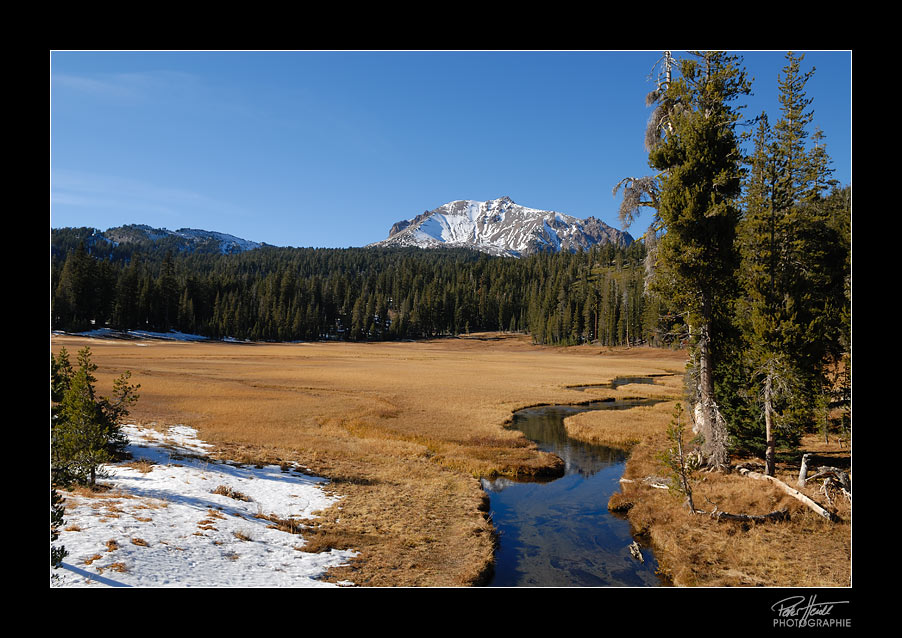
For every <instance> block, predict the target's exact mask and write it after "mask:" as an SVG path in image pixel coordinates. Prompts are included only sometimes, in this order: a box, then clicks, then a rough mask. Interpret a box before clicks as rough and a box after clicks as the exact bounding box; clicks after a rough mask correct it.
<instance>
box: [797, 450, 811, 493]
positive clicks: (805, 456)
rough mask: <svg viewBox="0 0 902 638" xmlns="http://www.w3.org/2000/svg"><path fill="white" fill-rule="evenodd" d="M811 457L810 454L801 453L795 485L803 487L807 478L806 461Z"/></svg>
mask: <svg viewBox="0 0 902 638" xmlns="http://www.w3.org/2000/svg"><path fill="white" fill-rule="evenodd" d="M809 459H811V454H810V453H808V454H803V455H802V467H800V468H799V480H798V481H796V485H798V486H799V487H805V481H807V480H808V461H809Z"/></svg>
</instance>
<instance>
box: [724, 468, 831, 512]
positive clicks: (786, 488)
mask: <svg viewBox="0 0 902 638" xmlns="http://www.w3.org/2000/svg"><path fill="white" fill-rule="evenodd" d="M738 472H739V473H740V474H742V475H743V476H747V477H749V478H753V479H759V480H765V481H770V482H771V483H773V484H774V485H776V486H777V487H779V488H780V489H781V490H783V491H784V492H786V493H787V494H789V495H790V496H792V497H793V498H794V499H796V500H798V501H801V502H802V503H804V504H805V505H806V506H808V508H809V509H811V510H813V511H814V512H816V513H817V514H818V515H820V516H823V517H824V518H826V519H827V520H828V521H832V522H834V523H837V522H839V521H840V520H841V519H840V518H839V516H837V515H836V514H834V513H833V512H831V511H830V510H828V509H826V508H824V507H822V506H821V505H819V504H818V503H817V502H815V501H814V500H813V499H812V498H810V497H808V496H806V495H805V494H802V493H801V492H800V491H798V490H797V489H794V488H792V487H790V486H789V485H787V484H786V483H784V482H783V481H781V480H780V479H778V478H774V477H773V476H768V475H767V474H761V473H760V472H752V471H751V470H749V469H748V468H745V467H739V468H738Z"/></svg>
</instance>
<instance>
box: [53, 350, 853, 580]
mask: <svg viewBox="0 0 902 638" xmlns="http://www.w3.org/2000/svg"><path fill="white" fill-rule="evenodd" d="M84 345H88V346H90V348H91V352H92V354H93V361H94V362H95V363H96V364H97V365H98V370H97V373H96V376H97V379H98V383H97V389H98V392H99V393H100V394H105V393H108V392H109V389H110V388H111V384H112V380H113V379H114V378H115V377H117V376H118V375H120V374H121V373H122V372H124V371H126V370H130V371H131V372H132V381H133V382H135V383H140V384H141V389H140V392H139V393H140V400H139V401H138V403H137V405H136V406H135V407H134V408H133V410H132V412H131V415H130V417H129V418H130V420H131V421H133V422H136V423H139V424H143V425H152V424H157V425H160V426H164V425H174V424H185V425H190V426H192V427H195V428H197V430H198V433H199V437H200V438H202V439H204V440H206V441H208V442H209V443H212V444H214V445H215V446H216V450H217V452H216V455H217V456H219V457H220V458H223V459H228V460H233V461H241V462H246V463H264V462H265V463H271V462H280V461H286V462H297V463H299V464H300V465H303V466H305V467H307V468H309V470H310V471H311V472H313V473H316V474H318V475H321V476H324V477H328V478H329V479H331V483H330V489H331V490H332V491H333V492H335V493H336V494H338V495H340V496H341V497H342V498H341V500H340V501H339V502H338V504H337V505H335V506H333V507H332V508H330V510H327V511H325V512H323V513H322V517H321V519H320V521H319V525H318V526H317V527H316V529H315V530H313V531H312V532H308V534H307V535H306V536H305V537H306V538H307V539H308V541H309V542H310V545H308V547H307V551H315V550H317V549H326V548H329V547H336V548H352V549H355V550H357V551H358V552H359V556H358V558H357V559H355V561H354V562H353V563H352V564H351V565H349V566H348V567H342V568H339V569H335V570H333V571H332V572H331V573H330V574H329V577H328V579H329V580H333V581H338V580H343V579H347V580H351V581H353V582H354V583H356V584H358V585H363V586H427V587H453V586H468V585H474V584H479V583H481V582H482V581H483V579H484V578H485V576H486V575H487V574H488V573H490V570H491V565H492V556H493V549H494V533H493V529H492V527H491V524H490V522H489V521H488V520H487V518H486V509H487V497H486V495H485V493H484V492H483V490H482V488H481V487H480V483H479V481H478V478H479V477H482V476H493V475H507V476H515V475H521V476H528V475H538V474H541V473H543V472H547V471H549V469H551V468H553V467H555V465H556V463H558V459H556V458H555V457H553V456H551V455H547V454H543V453H541V452H539V451H537V450H536V449H535V448H534V446H533V445H532V444H530V443H529V442H528V441H527V440H526V439H525V437H523V435H522V434H520V433H519V432H516V431H512V430H508V429H506V427H505V425H506V424H507V423H508V422H509V421H510V419H511V415H512V413H513V412H514V411H515V410H517V409H520V408H523V407H527V406H532V405H539V404H550V403H580V402H584V401H587V400H590V399H592V398H597V397H599V396H613V395H615V394H616V395H617V396H657V397H659V398H669V399H671V400H669V401H666V402H664V403H660V404H657V405H655V406H652V407H642V408H634V409H631V410H628V411H605V412H591V413H583V414H580V415H577V416H576V417H573V418H571V419H569V420H568V423H567V427H568V430H569V431H570V432H571V434H572V435H573V436H578V437H580V438H586V439H590V440H597V441H601V442H607V443H609V444H617V445H622V446H625V447H630V448H631V449H632V454H631V457H630V461H629V463H628V465H627V470H626V477H627V478H630V477H642V476H646V475H649V474H660V473H661V469H660V464H659V463H657V461H656V456H657V454H658V453H659V452H660V450H662V449H664V447H665V446H666V440H665V438H664V432H665V430H666V428H667V424H668V423H669V421H670V416H671V410H672V407H673V401H674V400H676V399H678V398H679V395H680V392H681V383H682V372H683V370H684V366H685V354H684V353H681V352H675V351H670V350H656V349H651V348H632V349H618V348H603V347H597V346H578V347H570V348H555V347H540V346H534V345H532V344H531V342H530V340H529V338H528V337H525V336H522V335H500V334H480V335H471V336H469V337H462V338H456V339H439V340H433V341H426V342H415V343H411V342H406V343H372V344H352V343H298V344H263V343H258V344H236V343H176V342H168V341H158V340H153V341H151V340H113V339H91V338H83V337H74V336H57V335H54V336H53V337H52V338H51V350H52V352H54V353H56V352H58V351H59V349H60V348H61V347H63V346H65V347H66V349H67V350H68V351H69V352H70V355H72V358H73V360H74V354H75V353H76V352H77V350H78V349H80V348H81V347H83V346H84ZM649 374H655V375H668V374H669V375H673V376H662V377H661V379H660V380H659V384H660V385H656V386H649V385H641V384H634V385H629V386H623V387H621V388H619V389H618V390H616V391H615V390H610V389H603V388H597V389H591V390H587V391H578V390H574V389H568V386H575V385H581V384H603V383H607V382H609V381H610V380H611V379H613V378H614V377H617V376H639V375H649ZM820 445H821V446H823V444H822V443H821V444H820ZM834 452H835V451H834V450H827V449H821V450H819V453H823V454H827V455H829V454H833V453H834ZM792 469H793V468H792V467H781V468H780V470H781V471H782V472H784V473H788V474H787V476H789V475H791V472H792ZM787 480H788V481H789V482H791V483H794V481H792V480H791V479H787ZM698 481H699V485H698V486H697V488H696V489H697V493H698V495H697V496H696V506H697V507H700V508H706V509H710V508H711V506H710V505H709V502H708V501H706V500H705V499H704V498H702V495H704V496H706V497H707V498H708V499H710V501H711V502H714V503H717V504H718V507H719V509H721V510H724V511H731V512H741V513H749V514H754V513H763V512H764V511H770V510H772V509H776V504H783V503H785V504H786V506H788V507H790V509H791V510H792V518H791V521H790V522H789V523H776V524H774V523H772V524H766V525H765V524H762V525H754V526H748V525H746V526H742V525H737V524H734V523H725V522H715V521H713V520H711V519H710V518H709V517H706V516H691V515H690V514H689V513H688V511H686V510H685V509H684V508H682V506H681V504H680V502H679V501H678V500H676V499H674V498H673V497H672V496H670V495H669V494H668V493H667V492H666V491H664V490H656V489H651V488H644V486H641V485H639V484H626V485H625V487H628V488H629V489H624V491H623V494H621V495H615V498H616V499H619V500H618V503H621V504H622V503H623V502H629V503H630V504H631V505H632V507H631V509H630V510H629V517H630V520H631V521H632V523H633V525H634V526H635V527H636V529H637V530H638V531H640V532H643V533H647V534H648V535H649V537H650V538H651V539H652V541H653V543H654V545H655V551H656V555H657V556H658V559H659V562H660V564H661V565H662V566H663V567H664V569H665V570H666V571H667V573H668V575H669V576H670V577H671V578H672V579H673V581H674V583H675V584H677V585H690V586H697V585H701V586H705V585H712V586H724V585H758V584H764V585H781V586H789V585H820V586H846V585H849V584H850V578H851V565H850V563H851V555H850V554H851V550H850V547H851V539H850V536H851V531H850V523H849V521H850V519H851V516H850V513H849V512H848V511H845V512H844V511H842V508H843V504H842V503H837V504H838V505H839V507H840V512H839V513H840V515H841V516H843V520H844V521H845V522H844V523H840V524H832V523H827V522H824V521H820V520H817V518H816V517H815V516H814V515H811V516H808V515H807V514H806V511H805V510H804V508H803V507H801V506H800V505H799V504H798V502H797V501H794V499H791V498H788V497H782V496H780V493H779V492H778V491H776V490H774V489H773V488H771V487H770V486H769V485H767V484H762V482H760V481H753V480H751V479H748V478H742V477H739V476H734V475H726V476H721V475H704V476H703V478H699V479H698ZM815 492H816V490H814V489H812V490H811V495H812V496H815ZM789 501H792V502H789ZM612 502H613V501H612ZM797 505H799V506H798V507H797ZM781 506H782V505H781ZM847 509H848V508H847ZM806 552H810V553H811V555H812V556H813V557H814V559H813V560H812V557H811V556H809V557H808V560H807V561H806V557H805V556H804V554H805V553H806Z"/></svg>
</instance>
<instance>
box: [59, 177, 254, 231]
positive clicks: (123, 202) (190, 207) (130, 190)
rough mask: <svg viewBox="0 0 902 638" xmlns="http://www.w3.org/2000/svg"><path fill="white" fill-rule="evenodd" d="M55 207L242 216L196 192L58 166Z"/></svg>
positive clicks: (221, 203)
mask: <svg viewBox="0 0 902 638" xmlns="http://www.w3.org/2000/svg"><path fill="white" fill-rule="evenodd" d="M50 204H51V216H52V214H53V206H55V205H56V206H66V207H78V208H88V209H95V210H116V211H119V212H121V213H126V212H128V213H133V214H135V215H146V214H153V215H155V216H157V215H159V216H168V217H172V218H173V219H175V218H182V217H184V216H185V215H186V214H189V213H191V214H210V213H217V214H219V215H238V216H240V215H241V214H242V213H241V211H240V210H238V209H236V208H235V207H234V206H233V205H231V204H228V203H225V202H222V201H218V200H216V199H214V198H212V197H209V196H207V195H204V194H202V193H198V192H195V191H191V190H187V189H183V188H172V187H168V186H159V185H156V184H151V183H148V182H144V181H141V180H136V179H131V178H122V177H115V176H111V175H98V174H95V173H87V172H82V171H73V170H64V169H58V170H53V171H52V172H51V180H50Z"/></svg>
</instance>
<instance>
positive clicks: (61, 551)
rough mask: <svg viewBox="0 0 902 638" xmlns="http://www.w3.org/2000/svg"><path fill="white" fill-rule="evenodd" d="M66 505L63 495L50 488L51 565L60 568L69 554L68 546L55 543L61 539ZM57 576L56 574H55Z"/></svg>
mask: <svg viewBox="0 0 902 638" xmlns="http://www.w3.org/2000/svg"><path fill="white" fill-rule="evenodd" d="M65 509H66V508H65V505H64V503H63V497H62V496H61V495H60V493H59V492H57V491H56V490H55V489H54V488H52V487H51V488H50V566H51V567H52V568H53V569H58V568H59V566H60V565H61V564H62V562H63V559H64V558H65V557H66V556H68V555H69V552H68V551H66V548H65V547H64V546H62V545H60V546H54V545H53V543H54V542H56V540H57V539H59V529H60V527H62V526H63V523H65V522H66V521H65V519H64V518H63V517H64V516H65ZM54 578H55V576H54Z"/></svg>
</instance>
